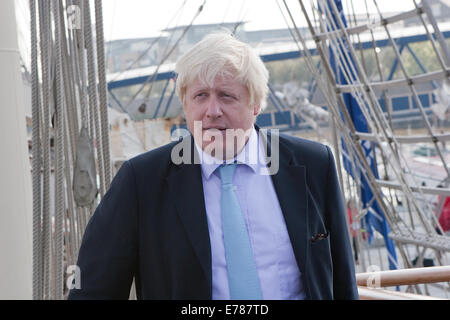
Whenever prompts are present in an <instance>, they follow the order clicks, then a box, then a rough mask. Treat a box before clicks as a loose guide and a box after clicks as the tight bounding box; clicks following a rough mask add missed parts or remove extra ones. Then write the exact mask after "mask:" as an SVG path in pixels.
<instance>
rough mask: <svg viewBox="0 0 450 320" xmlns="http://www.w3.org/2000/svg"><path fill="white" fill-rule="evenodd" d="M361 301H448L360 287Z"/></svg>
mask: <svg viewBox="0 0 450 320" xmlns="http://www.w3.org/2000/svg"><path fill="white" fill-rule="evenodd" d="M358 293H359V299H360V300H447V299H444V298H438V297H430V296H424V295H420V294H413V293H407V292H398V291H390V290H384V289H372V288H366V287H360V286H358Z"/></svg>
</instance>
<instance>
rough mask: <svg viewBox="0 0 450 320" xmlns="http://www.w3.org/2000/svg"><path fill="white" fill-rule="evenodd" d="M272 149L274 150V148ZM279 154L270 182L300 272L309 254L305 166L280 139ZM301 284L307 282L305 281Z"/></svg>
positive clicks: (269, 140) (302, 270)
mask: <svg viewBox="0 0 450 320" xmlns="http://www.w3.org/2000/svg"><path fill="white" fill-rule="evenodd" d="M267 150H268V152H270V150H271V134H270V133H268V134H267ZM272 152H276V150H273V151H272ZM269 154H270V153H269ZM279 155H280V156H279V170H278V172H277V173H276V174H273V175H272V176H271V177H272V182H273V184H274V187H275V192H276V194H277V197H278V201H279V203H280V207H281V211H282V212H283V216H284V219H285V221H286V227H287V230H288V233H289V237H290V239H291V243H292V248H293V250H294V254H295V258H296V260H297V265H298V267H299V269H300V272H301V273H302V275H305V274H306V266H307V257H308V254H309V252H308V250H309V246H308V243H309V242H308V214H307V213H308V202H307V199H308V197H307V188H306V171H305V166H302V165H298V164H296V163H295V161H294V158H293V156H292V153H291V152H290V150H289V149H288V147H287V146H286V145H284V144H283V143H282V142H281V141H280V143H279ZM269 165H270V164H269ZM304 279H305V278H304ZM304 284H305V286H306V282H305V283H304Z"/></svg>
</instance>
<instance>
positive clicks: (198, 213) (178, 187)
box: [167, 140, 212, 292]
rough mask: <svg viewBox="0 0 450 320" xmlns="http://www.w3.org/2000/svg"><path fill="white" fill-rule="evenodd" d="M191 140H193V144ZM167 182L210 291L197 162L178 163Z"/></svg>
mask: <svg viewBox="0 0 450 320" xmlns="http://www.w3.org/2000/svg"><path fill="white" fill-rule="evenodd" d="M193 143H194V142H193V140H192V141H191V145H192V146H193ZM193 149H194V150H192V149H191V152H192V155H193V156H194V153H193V152H196V151H195V147H194V148H193ZM191 163H193V162H191ZM167 181H168V187H169V192H170V193H171V194H172V195H174V196H173V197H172V199H174V202H175V206H176V208H177V213H178V216H179V217H180V220H181V221H182V224H183V226H184V229H185V231H186V233H187V235H188V237H189V240H190V241H191V244H192V246H193V248H194V251H195V253H196V255H197V258H198V259H199V261H200V264H201V266H202V268H203V271H204V273H205V277H206V280H207V282H208V287H209V288H210V292H211V288H212V270H211V245H210V239H209V232H208V222H207V219H206V209H205V200H204V195H203V184H202V178H201V167H200V164H185V163H183V164H181V165H179V166H177V170H175V172H173V173H172V174H170V175H169V176H168V178H167Z"/></svg>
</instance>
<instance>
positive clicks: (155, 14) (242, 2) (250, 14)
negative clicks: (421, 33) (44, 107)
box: [0, 0, 419, 68]
mask: <svg viewBox="0 0 450 320" xmlns="http://www.w3.org/2000/svg"><path fill="white" fill-rule="evenodd" d="M0 1H2V0H0ZM302 1H304V3H306V4H307V6H310V3H311V1H312V0H302ZM314 1H315V0H314ZM373 1H374V0H343V3H344V10H345V11H347V12H348V11H350V10H352V9H351V8H352V7H351V4H352V3H353V5H354V6H353V7H354V10H355V12H357V13H365V12H366V6H365V3H366V2H367V3H368V6H369V12H376V9H375V7H374V5H373ZM375 1H377V3H378V5H379V7H380V10H381V11H382V12H402V11H407V10H411V9H412V8H414V4H413V0H375ZM416 1H419V0H416ZM203 2H205V5H204V8H203V10H202V12H201V13H200V14H199V15H198V17H197V18H196V19H195V20H194V24H204V23H222V22H236V21H246V22H247V23H246V25H245V29H246V30H264V29H283V28H286V22H285V20H284V18H283V14H282V11H280V7H281V8H282V10H283V13H284V15H285V16H286V18H288V14H287V12H286V9H285V8H284V5H283V2H282V0H103V1H102V4H103V26H104V36H105V40H106V41H110V40H117V39H127V38H146V37H157V36H159V35H160V34H161V30H162V29H165V28H168V27H175V26H181V25H188V24H190V23H191V21H193V18H194V16H195V14H196V12H197V11H198V8H199V7H200V5H201V4H202V3H203ZM90 3H91V4H92V5H93V4H94V1H92V0H90ZM286 3H287V4H288V6H289V8H290V10H291V13H292V15H293V16H294V17H295V20H296V23H297V25H299V26H302V25H306V24H305V19H304V18H303V14H302V12H301V10H300V6H299V3H298V0H286ZM14 4H15V7H16V19H17V29H18V30H17V32H18V42H19V49H20V51H21V55H22V57H23V60H24V62H25V65H26V66H27V68H29V64H30V63H29V60H30V59H29V57H30V54H31V53H30V52H31V46H30V31H29V27H30V13H29V0H15V1H14ZM278 4H279V5H280V7H279V6H278ZM93 12H94V9H93V8H92V10H91V13H92V14H93Z"/></svg>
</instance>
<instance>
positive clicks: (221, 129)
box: [203, 127, 227, 131]
mask: <svg viewBox="0 0 450 320" xmlns="http://www.w3.org/2000/svg"><path fill="white" fill-rule="evenodd" d="M213 129H216V130H220V131H225V130H227V128H224V127H209V128H203V130H204V131H206V130H213Z"/></svg>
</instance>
